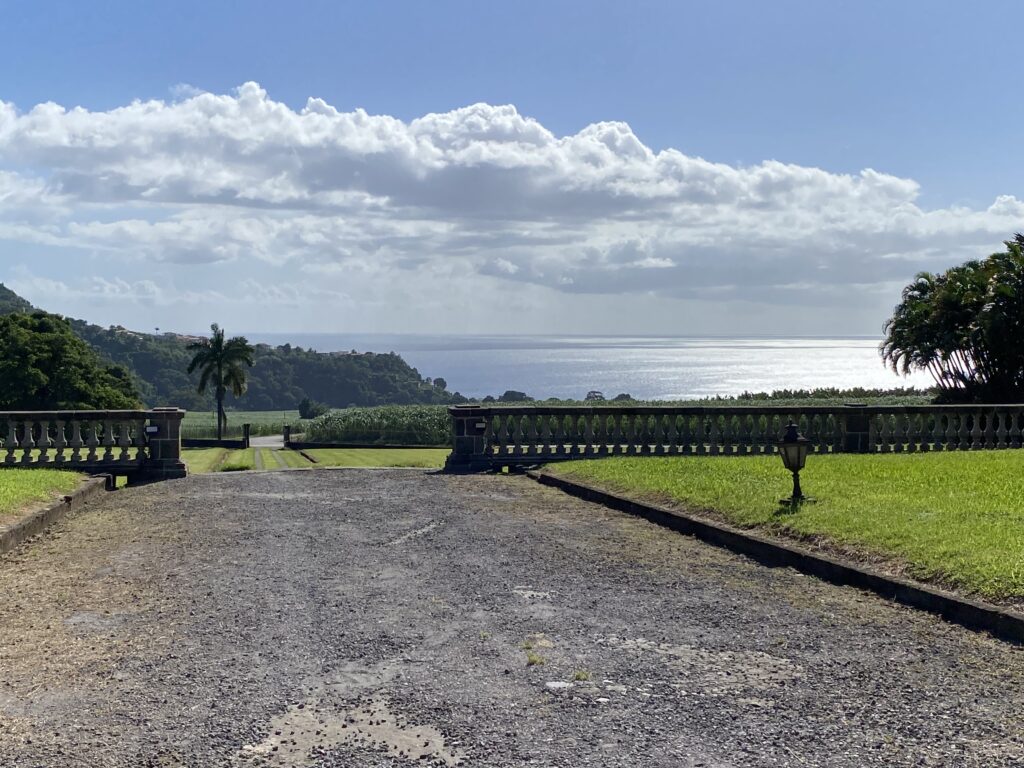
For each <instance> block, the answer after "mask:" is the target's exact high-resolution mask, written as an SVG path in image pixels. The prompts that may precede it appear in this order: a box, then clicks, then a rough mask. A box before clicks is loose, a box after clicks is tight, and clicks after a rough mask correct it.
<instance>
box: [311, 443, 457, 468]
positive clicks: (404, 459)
mask: <svg viewBox="0 0 1024 768" xmlns="http://www.w3.org/2000/svg"><path fill="white" fill-rule="evenodd" d="M306 453H308V454H309V455H310V456H312V457H313V458H315V459H316V460H317V465H318V466H322V467H419V468H424V469H437V468H440V467H442V466H444V460H445V459H446V458H447V457H448V453H449V451H448V449H447V448H314V449H312V450H309V451H306Z"/></svg>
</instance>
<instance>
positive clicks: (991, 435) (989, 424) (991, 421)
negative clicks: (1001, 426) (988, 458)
mask: <svg viewBox="0 0 1024 768" xmlns="http://www.w3.org/2000/svg"><path fill="white" fill-rule="evenodd" d="M995 418H996V413H995V411H989V412H988V413H986V414H985V448H986V449H987V450H992V449H994V448H995V447H996V426H995Z"/></svg>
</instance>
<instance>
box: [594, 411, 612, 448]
mask: <svg viewBox="0 0 1024 768" xmlns="http://www.w3.org/2000/svg"><path fill="white" fill-rule="evenodd" d="M597 419H598V421H597V425H598V434H597V436H596V438H597V455H598V456H607V455H608V452H609V448H608V445H609V443H610V442H611V436H612V426H611V416H608V415H607V414H604V413H600V412H599V413H598V417H597Z"/></svg>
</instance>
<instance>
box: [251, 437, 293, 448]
mask: <svg viewBox="0 0 1024 768" xmlns="http://www.w3.org/2000/svg"><path fill="white" fill-rule="evenodd" d="M249 447H250V448H284V435H264V436H262V437H250V438H249Z"/></svg>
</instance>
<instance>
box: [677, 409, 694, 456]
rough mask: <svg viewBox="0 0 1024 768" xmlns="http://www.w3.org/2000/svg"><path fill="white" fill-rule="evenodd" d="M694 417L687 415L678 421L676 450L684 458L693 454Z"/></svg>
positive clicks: (680, 417)
mask: <svg viewBox="0 0 1024 768" xmlns="http://www.w3.org/2000/svg"><path fill="white" fill-rule="evenodd" d="M692 418H693V417H692V416H691V415H690V414H688V413H685V414H683V415H681V416H679V417H678V419H676V450H677V452H678V453H679V454H681V455H682V456H689V455H690V454H691V453H693V444H692V443H693V440H692V435H693V429H692V425H691V423H690V420H691V419H692Z"/></svg>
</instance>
